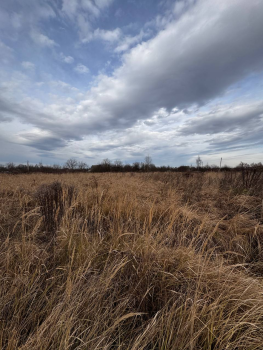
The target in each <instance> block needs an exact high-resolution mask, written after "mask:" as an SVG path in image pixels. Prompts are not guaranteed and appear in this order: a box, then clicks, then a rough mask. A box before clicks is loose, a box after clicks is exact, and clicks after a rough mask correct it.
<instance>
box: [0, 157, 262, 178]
mask: <svg viewBox="0 0 263 350" xmlns="http://www.w3.org/2000/svg"><path fill="white" fill-rule="evenodd" d="M248 168H250V169H251V168H256V169H263V165H262V163H252V164H247V163H243V162H241V163H240V164H239V165H238V166H236V167H233V168H231V167H229V166H227V165H224V166H221V162H220V166H218V165H208V164H207V165H203V162H202V160H201V158H200V157H199V156H198V157H197V159H196V166H192V165H191V166H189V165H181V166H179V167H172V166H169V165H168V166H164V165H162V166H156V165H155V164H154V163H153V161H152V158H151V157H150V156H146V157H145V159H144V161H143V162H134V163H132V164H124V163H123V162H122V161H121V160H115V161H111V160H110V159H108V158H106V159H104V160H103V161H102V162H101V163H99V164H96V165H92V166H89V165H88V164H87V163H85V162H83V161H77V160H76V159H74V158H70V159H68V160H67V161H66V162H65V164H64V165H63V166H61V165H59V164H53V165H43V164H42V163H38V164H34V165H33V164H29V162H27V164H18V165H15V164H14V163H7V164H5V165H0V172H2V173H11V174H22V173H37V172H41V173H66V172H92V173H106V172H167V171H172V172H194V171H199V172H207V171H231V170H242V169H248Z"/></svg>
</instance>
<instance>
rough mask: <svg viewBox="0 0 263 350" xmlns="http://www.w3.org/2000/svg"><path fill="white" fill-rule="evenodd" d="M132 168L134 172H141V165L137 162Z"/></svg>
mask: <svg viewBox="0 0 263 350" xmlns="http://www.w3.org/2000/svg"><path fill="white" fill-rule="evenodd" d="M132 167H133V171H139V170H140V163H139V162H135V163H133V164H132Z"/></svg>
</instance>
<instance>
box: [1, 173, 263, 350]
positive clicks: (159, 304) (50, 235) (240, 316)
mask: <svg viewBox="0 0 263 350" xmlns="http://www.w3.org/2000/svg"><path fill="white" fill-rule="evenodd" d="M239 181H241V180H240V178H239V177H238V176H236V177H234V179H233V178H230V176H226V175H225V174H223V173H209V174H208V173H207V174H202V173H196V174H194V176H189V177H188V176H185V175H184V174H180V173H163V174H161V173H160V174H159V173H142V174H132V173H131V174H96V175H93V174H65V175H44V174H37V175H34V174H31V175H17V176H12V175H0V214H1V215H0V237H1V248H0V349H5V350H13V349H19V350H26V349H28V350H47V349H52V350H53V349H54V350H64V349H70V350H71V349H83V350H84V349H88V350H89V349H90V350H99V349H105V350H110V349H119V350H120V349H122V350H127V349H128V350H139V349H145V350H151V349H156V350H168V349H169V350H170V349H172V350H198V349H206V350H226V349H228V350H234V349H235V350H239V349H243V350H255V349H263V280H262V277H263V207H262V196H263V193H262V186H261V187H260V186H259V187H257V188H255V187H254V188H243V187H242V186H239ZM259 185H260V183H259Z"/></svg>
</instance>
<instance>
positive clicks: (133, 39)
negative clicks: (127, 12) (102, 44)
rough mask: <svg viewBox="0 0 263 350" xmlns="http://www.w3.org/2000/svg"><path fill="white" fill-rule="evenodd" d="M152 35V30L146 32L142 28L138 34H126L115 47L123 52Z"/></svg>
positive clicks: (117, 50)
mask: <svg viewBox="0 0 263 350" xmlns="http://www.w3.org/2000/svg"><path fill="white" fill-rule="evenodd" d="M150 35H151V33H150V31H146V32H145V31H144V30H141V31H140V33H139V34H138V35H135V36H125V37H124V38H122V40H120V42H119V43H118V46H117V47H116V48H115V52H118V53H122V52H124V51H127V50H128V49H130V48H131V47H132V46H135V45H137V44H138V43H140V42H142V41H143V39H145V38H148V37H149V36H150Z"/></svg>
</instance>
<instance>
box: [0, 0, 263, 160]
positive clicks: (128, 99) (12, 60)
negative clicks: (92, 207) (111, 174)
mask: <svg viewBox="0 0 263 350" xmlns="http://www.w3.org/2000/svg"><path fill="white" fill-rule="evenodd" d="M262 19H263V0H250V1H247V0H231V1H230V0H1V2H0V163H2V164H5V163H7V162H14V163H17V164H19V163H22V164H25V163H26V162H27V161H29V162H30V163H39V162H42V163H43V164H61V165H62V164H64V163H65V161H66V160H67V159H69V158H75V159H77V160H79V161H85V162H86V163H87V164H89V165H92V164H97V163H99V162H101V161H102V160H103V159H105V158H108V159H110V160H112V161H115V160H122V161H123V162H124V163H133V162H136V161H143V159H144V158H145V156H147V155H150V156H151V157H152V160H153V162H154V164H156V165H171V166H179V165H183V164H184V165H191V164H193V165H194V164H195V160H196V158H197V156H198V155H200V156H201V158H202V160H203V163H204V164H207V163H208V164H210V165H212V164H215V165H219V163H220V159H221V158H223V164H226V165H237V164H239V163H240V162H241V161H243V162H247V163H252V162H263V39H262V38H263V20H262Z"/></svg>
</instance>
